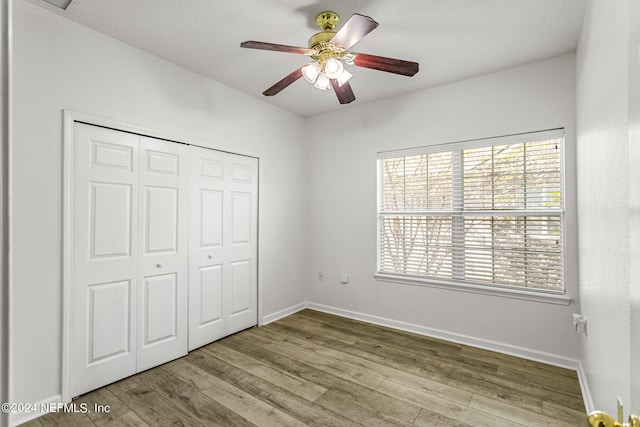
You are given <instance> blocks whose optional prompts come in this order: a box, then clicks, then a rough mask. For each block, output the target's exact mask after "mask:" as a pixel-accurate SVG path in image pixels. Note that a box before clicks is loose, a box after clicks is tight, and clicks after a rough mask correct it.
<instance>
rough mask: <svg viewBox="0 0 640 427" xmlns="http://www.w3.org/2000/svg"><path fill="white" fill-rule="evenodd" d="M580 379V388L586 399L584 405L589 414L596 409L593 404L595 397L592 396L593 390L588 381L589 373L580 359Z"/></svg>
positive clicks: (578, 370)
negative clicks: (590, 388)
mask: <svg viewBox="0 0 640 427" xmlns="http://www.w3.org/2000/svg"><path fill="white" fill-rule="evenodd" d="M576 371H577V372H578V381H580V389H581V390H582V398H583V399H584V407H585V409H586V411H587V414H590V413H591V412H593V411H595V410H596V407H595V405H594V404H593V397H592V396H591V390H589V382H588V381H587V373H586V372H585V371H584V367H583V366H582V362H580V361H578V369H577V370H576Z"/></svg>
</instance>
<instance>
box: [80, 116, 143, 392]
mask: <svg viewBox="0 0 640 427" xmlns="http://www.w3.org/2000/svg"><path fill="white" fill-rule="evenodd" d="M137 147H138V137H137V136H135V135H130V134H127V133H124V132H118V131H114V130H110V129H103V128H98V127H94V126H89V125H84V124H79V123H78V124H76V125H75V140H74V145H73V151H74V153H73V154H74V174H75V179H74V184H73V191H74V202H73V206H72V217H73V228H72V230H71V234H72V236H71V241H72V245H73V248H74V251H73V270H72V272H71V274H72V283H73V286H72V289H71V293H70V294H71V298H72V300H73V302H72V312H71V316H70V317H71V322H70V325H71V330H70V335H71V342H72V343H73V351H72V352H71V357H70V366H72V367H73V368H72V369H71V373H70V378H69V380H70V382H69V387H70V392H71V395H72V396H78V395H80V394H83V393H86V392H87V391H89V390H93V389H95V388H98V387H101V386H103V385H105V384H108V383H110V382H113V381H115V380H117V379H120V378H124V377H127V376H129V375H132V374H134V373H135V371H136V354H135V348H136V330H135V328H136V325H135V320H134V319H135V318H136V310H135V306H136V294H135V292H134V289H135V282H136V280H137V275H138V266H137V260H136V256H135V254H136V252H137V247H138V246H137V244H138V243H137V239H136V238H135V236H137V233H138V231H137V225H136V223H135V221H133V218H136V217H137V215H138V207H137V203H135V201H136V200H137V197H138V194H137V188H138V165H137V160H138V156H137Z"/></svg>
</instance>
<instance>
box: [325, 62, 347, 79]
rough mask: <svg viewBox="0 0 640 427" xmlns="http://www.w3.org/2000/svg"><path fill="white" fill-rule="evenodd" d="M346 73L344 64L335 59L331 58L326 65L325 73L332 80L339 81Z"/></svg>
mask: <svg viewBox="0 0 640 427" xmlns="http://www.w3.org/2000/svg"><path fill="white" fill-rule="evenodd" d="M343 71H344V65H342V62H340V61H339V60H337V59H335V58H329V59H327V61H326V62H325V64H324V73H325V74H326V75H327V77H329V78H330V79H337V78H338V77H340V75H341V74H342V72H343Z"/></svg>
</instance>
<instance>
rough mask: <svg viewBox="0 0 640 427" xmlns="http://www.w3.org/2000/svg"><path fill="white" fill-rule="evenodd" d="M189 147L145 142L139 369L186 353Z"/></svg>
mask: <svg viewBox="0 0 640 427" xmlns="http://www.w3.org/2000/svg"><path fill="white" fill-rule="evenodd" d="M187 148H188V147H187V146H185V145H183V144H177V143H171V142H166V141H161V140H158V139H152V138H146V137H141V138H140V190H139V191H140V195H139V216H138V218H139V220H138V224H139V232H138V236H139V241H138V247H139V248H140V250H139V254H140V257H139V265H140V268H139V274H138V287H137V298H138V316H137V322H138V327H137V332H138V335H137V336H138V340H137V341H138V353H137V370H138V371H143V370H145V369H148V368H151V367H153V366H157V365H159V364H161V363H164V362H167V361H169V360H172V359H175V358H178V357H180V356H183V355H185V354H187V346H188V344H187V342H188V322H187V316H188V315H187V310H188V307H187V304H188V286H189V281H188V263H189V261H188V260H189V231H188V212H189V190H188V185H189V168H188V154H187V153H188V151H187Z"/></svg>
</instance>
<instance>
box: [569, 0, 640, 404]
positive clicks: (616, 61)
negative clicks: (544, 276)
mask: <svg viewBox="0 0 640 427" xmlns="http://www.w3.org/2000/svg"><path fill="white" fill-rule="evenodd" d="M631 3H633V1H629V0H619V1H614V2H611V1H607V0H594V1H589V2H588V6H587V9H586V13H585V18H584V23H583V27H582V33H581V36H580V41H579V45H578V51H577V62H576V64H577V65H576V68H577V116H576V129H577V155H578V157H577V171H578V183H579V185H578V210H579V212H580V214H579V224H578V225H579V230H580V234H579V240H580V253H579V259H580V300H581V305H582V312H583V314H584V315H585V316H586V317H587V320H588V330H589V335H588V337H587V338H586V339H584V340H583V341H582V360H583V365H584V369H585V372H586V374H587V378H588V382H589V387H590V389H591V394H592V396H593V400H594V404H595V407H596V408H597V409H598V410H604V411H606V412H608V413H610V414H614V415H615V414H616V413H617V412H616V398H617V397H620V398H621V399H622V401H623V403H624V404H625V405H626V408H627V409H629V408H630V406H629V404H630V398H631V397H630V387H631V384H630V366H631V362H632V360H631V352H630V337H631V335H630V334H631V329H630V315H631V310H630V286H629V285H630V282H629V269H630V251H629V247H630V246H629V245H630V239H629V232H630V224H631V219H632V217H633V218H634V221H636V223H637V221H638V215H639V213H638V211H636V212H634V213H633V214H631V212H630V210H629V195H630V193H629V191H630V185H631V184H632V183H633V185H631V187H637V186H638V182H639V181H638V180H637V167H638V165H637V158H638V155H637V154H635V158H636V164H634V165H633V168H634V169H635V170H636V172H635V173H634V176H635V177H636V180H635V181H632V180H631V179H630V178H631V175H630V163H629V159H630V157H629V154H630V146H629V88H630V86H629V75H628V72H629V68H628V66H629V62H628V59H629V52H630V50H629V35H630V27H629V14H630V7H631ZM636 25H638V24H637V23H636ZM636 43H637V41H636ZM635 49H636V50H637V45H636V47H635ZM634 57H636V55H634ZM633 68H634V69H635V70H636V71H637V70H638V67H637V65H636V66H635V67H633ZM637 76H638V74H637V72H636V74H635V75H634V79H637V78H638V77H637ZM635 86H637V85H635V84H634V87H635ZM636 102H637V99H636ZM636 108H637V106H636ZM636 114H637V113H636ZM636 117H637V115H636ZM635 143H636V144H637V143H638V141H637V140H636V141H635ZM636 150H637V148H636ZM636 232H637V229H636ZM636 238H637V237H636ZM635 245H636V248H637V245H638V243H637V242H636V243H635ZM637 263H638V260H637V259H636V260H635V264H636V268H637ZM635 274H636V280H637V278H638V273H637V272H636V273H635ZM636 286H637V284H636ZM635 333H636V334H637V333H638V332H637V330H636V331H635ZM636 339H637V337H636ZM637 357H638V355H636V362H635V363H636V364H637V363H638V361H637V360H638V359H637ZM638 397H640V396H636V399H637V398H638ZM634 406H635V408H638V402H637V401H636V402H635V405H634Z"/></svg>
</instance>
